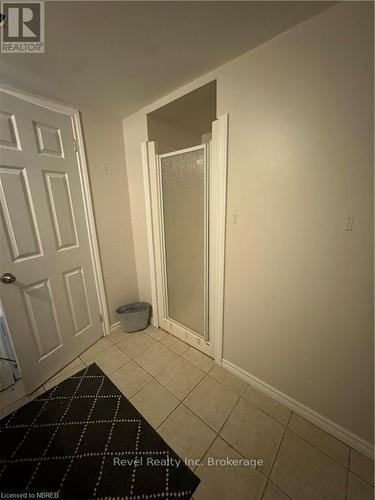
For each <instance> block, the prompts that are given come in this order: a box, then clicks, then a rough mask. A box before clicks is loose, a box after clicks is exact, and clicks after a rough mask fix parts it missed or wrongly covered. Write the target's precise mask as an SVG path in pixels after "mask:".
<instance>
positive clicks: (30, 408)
mask: <svg viewBox="0 0 375 500" xmlns="http://www.w3.org/2000/svg"><path fill="white" fill-rule="evenodd" d="M198 484H199V479H198V478H197V476H196V475H195V474H194V473H193V472H192V471H191V470H190V469H189V468H188V467H187V466H186V465H185V464H184V462H183V460H181V459H180V458H179V457H178V456H177V455H176V454H175V453H174V452H173V451H172V449H171V448H170V447H169V446H168V445H167V444H166V443H165V442H164V441H163V439H162V438H161V437H160V436H159V435H158V433H157V432H156V431H155V430H154V429H153V428H152V427H151V426H150V424H148V423H147V421H146V420H145V419H144V418H143V417H142V416H141V414H140V413H139V412H138V411H137V410H136V409H135V408H134V406H133V405H132V404H131V403H130V402H129V401H128V400H127V399H126V398H125V396H123V394H122V393H121V392H120V391H119V390H118V389H117V387H116V386H115V385H114V384H113V383H112V382H111V381H110V380H109V378H108V377H107V376H106V375H105V374H104V373H103V372H102V371H101V370H100V368H98V366H96V365H95V364H93V365H91V366H89V367H88V368H86V369H84V370H82V371H80V372H79V373H77V374H76V375H74V376H72V377H70V378H68V379H67V380H64V381H63V382H61V383H60V384H58V385H57V386H55V387H54V388H52V389H50V390H49V391H47V392H45V393H44V394H42V395H41V396H39V397H37V398H36V399H34V400H33V401H31V402H29V403H27V404H26V405H25V406H23V407H21V408H20V409H18V410H16V411H14V412H13V413H11V414H10V415H8V416H7V417H5V418H4V419H2V420H1V421H0V492H2V493H25V494H26V495H25V497H22V498H38V494H39V498H42V497H41V496H40V494H46V493H47V494H50V495H51V496H50V497H49V498H52V497H55V498H71V499H86V498H95V499H100V498H103V499H104V498H105V499H111V498H112V499H113V500H115V499H116V500H117V499H128V500H133V499H134V500H136V499H145V500H146V499H167V498H179V499H189V498H191V496H192V494H193V492H194V490H195V489H196V487H197V486H198ZM34 494H35V495H36V496H33V495H34ZM44 498H48V497H44Z"/></svg>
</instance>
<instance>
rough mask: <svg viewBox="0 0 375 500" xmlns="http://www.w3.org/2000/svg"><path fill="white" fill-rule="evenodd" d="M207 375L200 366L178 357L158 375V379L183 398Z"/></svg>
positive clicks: (179, 397) (178, 396)
mask: <svg viewBox="0 0 375 500" xmlns="http://www.w3.org/2000/svg"><path fill="white" fill-rule="evenodd" d="M204 376H205V373H204V372H202V370H200V369H199V368H197V367H196V366H194V365H192V364H191V363H189V361H186V359H183V358H178V359H177V360H176V361H175V362H174V363H173V364H171V365H170V366H168V368H166V369H165V370H164V371H162V372H161V373H159V375H157V377H156V379H157V380H158V381H159V382H160V383H161V384H163V385H164V386H165V387H166V388H167V389H168V390H169V391H170V392H171V393H172V394H174V395H175V396H176V397H177V398H178V399H180V400H182V399H184V397H185V396H187V395H188V394H189V392H190V391H192V390H193V389H194V387H195V386H196V385H197V384H198V382H199V381H200V380H202V378H203V377H204Z"/></svg>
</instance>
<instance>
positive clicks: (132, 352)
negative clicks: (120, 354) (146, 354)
mask: <svg viewBox="0 0 375 500" xmlns="http://www.w3.org/2000/svg"><path fill="white" fill-rule="evenodd" d="M154 343H155V340H154V339H152V338H151V337H150V336H149V335H147V334H146V333H143V332H135V333H132V334H130V335H129V336H128V337H127V338H126V339H124V340H121V342H119V343H118V344H117V346H118V347H119V348H120V349H121V350H123V351H124V352H125V353H126V354H127V355H128V356H130V357H131V358H134V357H135V356H138V354H141V352H143V351H145V350H146V349H147V348H148V347H151V346H152V345H153V344H154Z"/></svg>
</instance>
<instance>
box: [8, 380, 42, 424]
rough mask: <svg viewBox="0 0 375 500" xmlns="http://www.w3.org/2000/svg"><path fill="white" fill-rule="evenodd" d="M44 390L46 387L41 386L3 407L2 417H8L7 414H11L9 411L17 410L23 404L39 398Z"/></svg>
mask: <svg viewBox="0 0 375 500" xmlns="http://www.w3.org/2000/svg"><path fill="white" fill-rule="evenodd" d="M43 392H44V387H39V388H38V389H37V390H36V391H34V392H32V393H31V394H29V395H28V396H24V397H23V398H20V399H17V401H14V403H12V404H10V405H8V406H6V407H5V408H1V409H0V419H1V418H4V417H6V416H7V415H9V413H12V412H14V411H15V410H18V408H21V406H23V405H25V404H26V403H29V402H30V401H32V400H33V399H35V398H37V397H38V396H40V395H41V394H43Z"/></svg>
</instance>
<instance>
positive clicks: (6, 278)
mask: <svg viewBox="0 0 375 500" xmlns="http://www.w3.org/2000/svg"><path fill="white" fill-rule="evenodd" d="M0 280H1V281H2V282H3V283H5V284H6V285H10V284H11V283H14V282H15V281H16V277H15V276H14V274H12V273H4V274H3V275H2V276H1V278H0Z"/></svg>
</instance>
